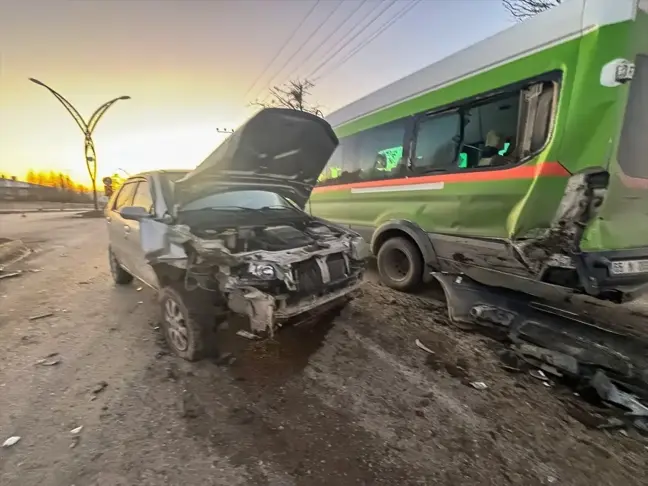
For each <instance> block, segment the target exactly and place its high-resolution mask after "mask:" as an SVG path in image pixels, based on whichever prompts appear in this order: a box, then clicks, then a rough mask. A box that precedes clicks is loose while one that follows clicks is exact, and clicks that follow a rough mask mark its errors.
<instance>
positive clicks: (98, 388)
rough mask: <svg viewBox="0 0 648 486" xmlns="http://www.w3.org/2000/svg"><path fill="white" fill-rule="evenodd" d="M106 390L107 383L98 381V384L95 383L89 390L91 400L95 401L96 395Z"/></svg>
mask: <svg viewBox="0 0 648 486" xmlns="http://www.w3.org/2000/svg"><path fill="white" fill-rule="evenodd" d="M106 388H108V383H106V382H105V381H100V382H99V383H97V384H96V385H95V386H94V387H93V388H92V390H91V393H92V398H91V400H95V399H96V398H97V395H99V394H100V393H101V392H102V391H104V390H105V389H106Z"/></svg>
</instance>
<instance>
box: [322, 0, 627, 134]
mask: <svg viewBox="0 0 648 486" xmlns="http://www.w3.org/2000/svg"><path fill="white" fill-rule="evenodd" d="M636 5H637V0H568V1H566V2H565V3H562V4H560V5H558V6H557V7H554V8H552V9H550V10H547V11H545V12H542V13H541V14H538V15H536V16H534V17H533V18H530V19H528V20H526V21H524V22H520V23H518V24H516V25H514V26H512V27H510V28H508V29H506V30H504V31H502V32H499V33H498V34H495V35H493V36H491V37H488V38H487V39H485V40H483V41H481V42H478V43H476V44H473V45H472V46H470V47H467V48H466V49H463V50H461V51H459V52H456V53H454V54H451V55H450V56H448V57H445V58H443V59H441V60H440V61H438V62H436V63H434V64H431V65H429V66H427V67H425V68H423V69H421V70H419V71H416V72H414V73H412V74H410V75H409V76H405V77H404V78H402V79H400V80H398V81H396V82H394V83H392V84H389V85H387V86H385V87H383V88H380V89H379V90H377V91H374V92H373V93H371V94H369V95H367V96H365V97H363V98H360V99H359V100H357V101H354V102H353V103H351V104H349V105H347V106H345V107H343V108H340V109H339V110H337V111H334V112H333V113H331V114H330V115H328V116H327V117H326V120H327V121H328V122H329V123H330V124H331V125H332V126H333V127H339V126H341V125H344V124H346V123H349V122H351V121H353V120H356V119H358V118H361V117H363V116H365V115H368V114H371V113H374V112H376V111H378V110H381V109H384V108H388V107H389V106H393V105H395V104H398V103H401V102H403V101H406V100H408V99H411V98H414V97H416V96H419V95H422V94H424V93H428V92H430V91H434V90H437V89H439V88H442V87H444V86H446V85H449V84H452V83H455V82H457V81H459V80H460V79H463V78H467V77H470V76H474V75H476V74H478V73H480V72H483V71H487V70H489V69H492V68H494V67H497V66H499V65H502V64H505V63H508V62H511V61H513V60H515V59H518V58H522V57H526V56H528V55H530V54H533V53H534V52H538V51H541V50H544V49H547V48H549V47H551V46H554V45H557V44H560V43H563V42H566V41H568V40H571V39H575V38H578V37H580V36H581V35H583V34H586V33H587V32H590V31H591V30H593V29H596V28H597V27H600V26H602V25H608V24H615V23H618V22H622V21H624V20H628V19H632V18H634V15H635V11H636Z"/></svg>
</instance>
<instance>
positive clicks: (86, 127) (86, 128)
mask: <svg viewBox="0 0 648 486" xmlns="http://www.w3.org/2000/svg"><path fill="white" fill-rule="evenodd" d="M29 80H30V81H31V82H32V83H35V84H37V85H39V86H42V87H43V88H45V89H47V90H48V91H49V92H50V93H52V94H53V95H54V96H55V97H56V99H57V100H59V101H60V102H61V104H62V105H63V106H64V107H65V109H66V110H67V111H68V113H69V114H70V115H72V118H74V121H75V122H76V124H77V125H78V126H79V128H80V129H81V131H82V132H83V135H84V137H85V142H84V155H85V161H86V168H87V169H88V175H89V176H90V180H91V181H92V198H93V202H94V208H95V209H98V208H99V206H98V205H97V152H96V151H95V146H94V141H93V140H92V133H93V132H94V129H95V127H96V126H97V123H99V120H101V117H103V116H104V114H105V113H106V111H108V108H110V107H111V106H112V105H113V104H115V103H116V102H117V101H119V100H130V98H131V97H130V96H119V97H117V98H114V99H112V100H110V101H107V102H106V103H104V104H103V105H101V106H100V107H99V108H97V109H96V110H95V111H94V113H93V114H92V115H90V118H89V119H88V122H87V123H86V121H85V120H84V119H83V117H82V116H81V115H80V114H79V112H78V111H77V109H76V108H74V106H72V103H70V102H69V101H68V100H66V99H65V98H64V97H63V96H62V95H61V94H59V93H57V92H56V91H54V90H53V89H52V88H50V87H49V86H47V85H46V84H45V83H43V82H42V81H39V80H38V79H34V78H29Z"/></svg>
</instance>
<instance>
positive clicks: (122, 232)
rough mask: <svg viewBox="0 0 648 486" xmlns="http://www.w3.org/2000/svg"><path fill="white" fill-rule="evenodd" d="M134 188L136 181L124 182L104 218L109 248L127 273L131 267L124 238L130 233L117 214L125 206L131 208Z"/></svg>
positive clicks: (123, 220)
mask: <svg viewBox="0 0 648 486" xmlns="http://www.w3.org/2000/svg"><path fill="white" fill-rule="evenodd" d="M136 188H137V181H132V180H129V181H126V183H124V185H123V186H121V188H120V189H119V192H118V193H117V196H116V197H115V200H114V203H113V205H112V207H111V208H110V211H109V212H108V214H107V216H106V221H107V222H108V238H109V241H110V248H111V249H112V252H113V254H114V255H115V257H117V260H118V261H119V263H120V264H121V265H122V266H123V267H124V268H126V269H127V270H128V271H129V272H130V270H131V266H132V265H131V263H130V257H129V252H128V245H127V239H126V237H127V234H128V232H129V231H130V227H129V226H128V225H127V223H126V220H125V219H124V218H122V217H121V215H120V214H119V210H120V209H121V208H124V207H126V206H132V204H133V197H134V195H135V189H136Z"/></svg>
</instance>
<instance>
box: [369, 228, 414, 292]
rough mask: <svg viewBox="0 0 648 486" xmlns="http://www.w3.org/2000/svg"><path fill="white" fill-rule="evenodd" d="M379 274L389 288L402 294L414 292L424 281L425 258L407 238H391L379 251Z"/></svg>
mask: <svg viewBox="0 0 648 486" xmlns="http://www.w3.org/2000/svg"><path fill="white" fill-rule="evenodd" d="M377 260H378V273H379V274H380V280H381V281H382V283H383V284H385V285H386V286H387V287H390V288H392V289H395V290H400V291H402V292H408V291H411V290H414V289H415V288H416V287H418V286H419V285H421V282H422V280H423V257H422V256H421V252H420V251H419V249H418V247H417V246H416V245H415V244H414V243H412V242H411V241H410V240H408V239H406V238H390V239H389V240H387V241H386V242H385V243H383V244H382V246H381V247H380V249H379V250H378V256H377Z"/></svg>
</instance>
